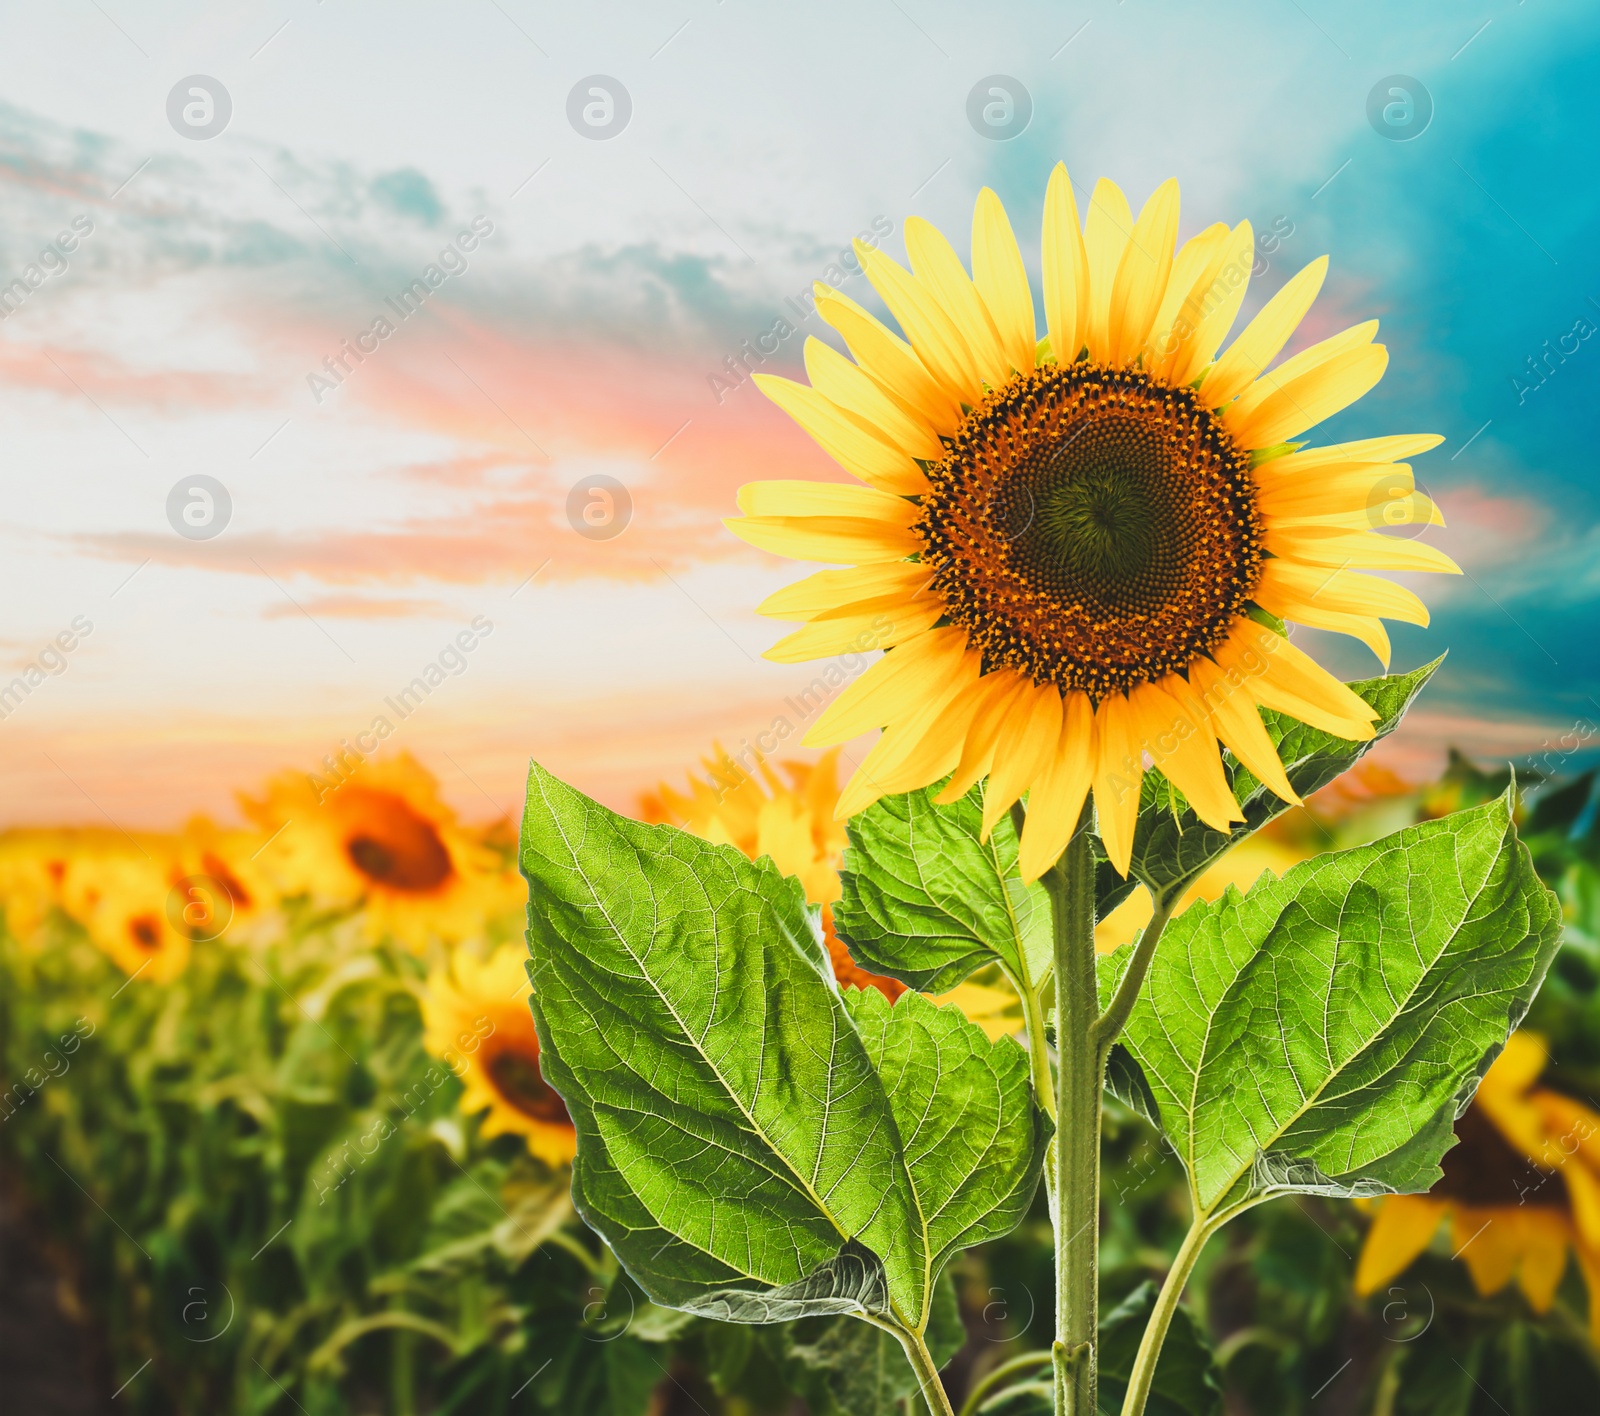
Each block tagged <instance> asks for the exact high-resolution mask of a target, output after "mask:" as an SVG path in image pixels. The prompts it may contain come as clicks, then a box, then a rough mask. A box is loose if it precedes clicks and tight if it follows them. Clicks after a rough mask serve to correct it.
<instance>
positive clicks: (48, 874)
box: [0, 830, 71, 944]
mask: <svg viewBox="0 0 1600 1416" xmlns="http://www.w3.org/2000/svg"><path fill="white" fill-rule="evenodd" d="M70 841H71V837H70V834H69V833H68V832H66V831H53V830H15V831H6V832H4V833H3V834H0V906H3V907H4V910H5V920H6V929H7V931H8V932H9V933H10V935H11V937H12V938H13V939H15V940H16V941H17V942H18V943H22V944H26V943H30V942H32V940H33V939H34V936H35V935H36V934H37V933H38V931H39V928H40V926H41V925H43V924H44V921H45V919H46V918H47V917H48V916H49V914H50V911H51V909H52V908H53V907H55V906H56V905H58V904H60V902H61V882H62V880H63V879H64V878H65V877H66V873H67V859H68V856H69V854H70V849H71V847H70Z"/></svg>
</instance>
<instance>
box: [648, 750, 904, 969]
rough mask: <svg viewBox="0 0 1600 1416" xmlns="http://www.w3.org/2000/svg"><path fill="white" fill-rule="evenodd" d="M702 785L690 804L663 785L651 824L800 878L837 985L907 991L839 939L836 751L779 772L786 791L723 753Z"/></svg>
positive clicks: (840, 830) (772, 775)
mask: <svg viewBox="0 0 1600 1416" xmlns="http://www.w3.org/2000/svg"><path fill="white" fill-rule="evenodd" d="M700 762H701V766H703V767H704V768H705V770H706V775H705V777H704V778H700V777H696V776H695V775H694V774H693V773H692V772H691V773H690V774H689V793H688V795H687V796H685V795H684V794H682V793H681V792H677V791H674V790H673V789H672V788H671V787H669V786H668V785H667V784H666V783H665V782H663V783H661V785H660V786H658V787H657V788H656V790H655V791H654V792H653V793H647V794H645V795H644V796H642V797H641V798H640V799H639V809H640V816H641V817H642V819H644V820H645V821H665V822H669V823H670V824H672V825H674V826H681V827H683V828H684V829H685V830H686V831H692V832H694V834H695V835H697V836H703V837H704V838H705V839H706V840H708V841H714V842H716V843H717V844H718V845H723V846H736V847H737V848H738V849H739V850H741V851H742V852H744V854H745V855H747V856H749V857H750V859H751V860H757V859H759V858H760V857H761V856H770V857H771V858H772V863H773V864H774V865H776V866H777V867H778V869H779V870H780V871H781V872H782V873H783V874H784V875H794V876H798V877H799V879H800V883H801V885H803V886H804V887H805V892H806V901H807V903H808V904H813V905H821V906H822V931H823V935H824V937H825V938H826V939H827V941H828V956H829V958H831V959H832V960H833V973H834V977H835V978H837V979H838V980H839V982H840V983H841V984H849V985H852V986H853V987H855V988H876V989H878V990H879V992H881V993H882V994H883V995H884V996H885V997H887V998H890V999H894V998H898V997H899V996H900V995H901V994H902V993H904V992H905V991H906V986H905V984H903V983H901V982H900V981H899V980H898V979H892V978H883V977H881V976H880V975H878V974H874V973H868V972H867V971H866V970H865V969H863V968H861V967H860V966H859V965H858V964H857V963H856V961H855V960H854V959H852V958H851V957H850V951H849V950H848V949H846V948H845V947H844V945H843V944H841V943H840V942H839V937H838V935H836V934H835V933H834V932H833V909H832V906H833V902H834V901H835V900H837V899H838V898H839V894H840V885H839V858H840V856H842V855H843V854H844V847H845V840H846V836H845V828H844V823H843V822H842V821H839V820H837V819H836V818H835V816H834V807H835V806H836V805H837V804H838V801H839V753H838V750H837V749H835V750H834V751H832V752H827V753H824V754H823V755H822V757H820V758H818V760H817V762H816V764H815V765H812V764H811V763H807V762H784V763H780V764H779V765H780V766H781V767H782V768H783V771H784V773H785V774H786V775H787V776H788V779H789V780H788V782H787V783H786V782H785V781H784V780H783V778H782V777H780V776H779V775H778V773H777V772H776V771H775V770H774V769H773V767H772V766H771V765H770V764H769V763H768V762H767V760H766V759H765V758H759V759H757V761H756V770H755V771H754V772H749V771H746V770H745V768H743V767H741V766H740V765H739V764H738V763H737V762H735V761H734V760H733V758H731V757H730V756H729V755H728V754H727V753H726V752H724V751H723V749H722V748H721V747H720V746H718V747H714V748H713V749H712V755H711V756H710V757H703V758H701V759H700Z"/></svg>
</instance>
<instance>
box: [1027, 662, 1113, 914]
mask: <svg viewBox="0 0 1600 1416" xmlns="http://www.w3.org/2000/svg"><path fill="white" fill-rule="evenodd" d="M1093 747H1094V709H1093V707H1092V706H1091V705H1090V703H1089V699H1088V696H1087V695H1085V694H1082V693H1076V692H1073V693H1068V694H1066V695H1065V696H1064V698H1063V702H1062V715H1061V736H1060V737H1059V738H1058V739H1057V741H1056V746H1055V754H1054V757H1053V758H1052V759H1051V762H1050V764H1049V766H1048V767H1047V768H1046V769H1045V772H1044V775H1043V776H1042V777H1041V778H1040V779H1039V781H1038V783H1037V784H1036V785H1035V786H1034V788H1033V790H1032V791H1030V792H1029V793H1028V815H1027V819H1026V821H1025V822H1024V823H1023V828H1022V842H1021V846H1020V847H1019V849H1018V852H1017V869H1018V871H1019V873H1020V874H1021V876H1022V879H1023V883H1024V884H1027V885H1031V884H1033V882H1034V881H1035V880H1037V879H1038V878H1039V877H1040V876H1041V875H1043V874H1044V873H1045V871H1047V870H1049V869H1050V867H1051V866H1052V865H1054V864H1055V863H1056V861H1057V860H1059V859H1060V858H1061V853H1062V851H1064V850H1066V848H1067V843H1068V842H1069V841H1071V839H1072V833H1073V831H1074V830H1075V829H1076V828H1077V825H1078V818H1079V816H1081V815H1082V813H1083V803H1084V800H1085V799H1086V798H1087V797H1088V795H1089V783H1090V778H1091V762H1092V759H1091V752H1092V750H1093Z"/></svg>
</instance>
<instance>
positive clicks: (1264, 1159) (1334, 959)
mask: <svg viewBox="0 0 1600 1416" xmlns="http://www.w3.org/2000/svg"><path fill="white" fill-rule="evenodd" d="M1559 932H1560V909H1559V905H1558V903H1557V901H1556V898H1555V896H1554V895H1552V894H1551V893H1550V891H1549V890H1547V889H1546V888H1545V887H1544V886H1543V885H1542V884H1540V882H1539V880H1538V877H1537V876H1536V875H1535V873H1534V870H1533V865H1532V862H1531V860H1530V859H1529V856H1528V853H1527V851H1526V849H1525V848H1524V847H1523V846H1522V845H1521V844H1520V843H1519V842H1518V840H1517V838H1516V832H1515V828H1514V827H1513V825H1512V820H1511V798H1510V794H1509V793H1508V794H1507V795H1506V796H1505V797H1502V798H1501V799H1500V800H1498V801H1495V802H1490V803H1488V804H1486V805H1484V806H1481V807H1477V808H1474V809H1473V810H1470V811H1464V812H1458V813H1456V814H1455V815H1454V816H1450V817H1446V818H1444V819H1442V820H1438V821H1427V822H1423V823H1422V824H1421V825H1418V826H1412V827H1408V828H1407V829H1406V830H1404V831H1401V832H1398V833H1397V834H1395V835H1393V836H1389V837H1386V838H1385V839H1383V840H1380V841H1376V842H1374V843H1373V844H1371V845H1368V846H1362V847H1359V848H1357V849H1355V850H1349V851H1342V852H1338V853H1334V854H1328V855H1324V856H1319V857H1318V858H1316V859H1315V860H1311V861H1307V862H1305V863H1304V864H1301V865H1297V866H1295V867H1294V868H1293V869H1292V870H1290V871H1288V872H1287V873H1286V874H1285V875H1284V876H1283V877H1282V879H1277V878H1274V877H1273V876H1271V875H1270V874H1268V875H1264V876H1263V877H1262V878H1261V879H1260V880H1259V881H1258V882H1257V883H1256V884H1255V885H1254V886H1253V887H1252V888H1251V890H1250V891H1249V893H1248V894H1245V895H1241V894H1240V893H1239V892H1238V891H1237V890H1236V889H1232V888H1230V889H1229V890H1228V891H1227V893H1226V894H1224V896H1223V897H1222V898H1221V899H1220V900H1218V901H1216V902H1215V903H1204V902H1200V903H1196V904H1194V905H1192V906H1191V907H1190V908H1189V909H1188V910H1186V911H1185V912H1184V913H1183V914H1182V915H1180V916H1178V918H1177V919H1175V920H1174V921H1173V922H1172V923H1171V924H1169V925H1168V926H1167V932H1166V935H1165V936H1164V937H1163V939H1162V942H1161V948H1160V950H1159V951H1157V954H1156V957H1155V960H1154V962H1153V964H1152V966H1151V969H1150V974H1149V977H1148V979H1147V980H1146V983H1145V987H1144V989H1143V990H1142V992H1141V993H1140V996H1139V1000H1138V1002H1137V1003H1136V1004H1135V1006H1134V1009H1133V1012H1132V1014H1131V1015H1130V1017H1129V1020H1128V1025H1127V1028H1126V1030H1125V1031H1124V1033H1123V1035H1122V1039H1121V1041H1122V1045H1123V1047H1124V1048H1125V1049H1126V1052H1127V1055H1128V1058H1129V1059H1130V1060H1131V1061H1132V1062H1134V1063H1137V1065H1138V1068H1139V1070H1140V1071H1141V1072H1142V1073H1143V1076H1144V1081H1145V1085H1146V1087H1147V1088H1148V1091H1149V1094H1150V1099H1151V1100H1153V1101H1154V1103H1155V1106H1156V1109H1157V1111H1158V1113H1159V1116H1160V1120H1161V1125H1162V1128H1163V1129H1164V1130H1165V1132H1166V1134H1167V1136H1168V1137H1169V1139H1170V1140H1171V1141H1172V1143H1173V1145H1174V1147H1175V1148H1176V1149H1177V1151H1178V1154H1179V1156H1180V1158H1181V1159H1182V1160H1183V1162H1184V1165H1185V1166H1186V1168H1187V1169H1188V1171H1189V1177H1190V1185H1191V1188H1192V1191H1193V1196H1192V1197H1193V1200H1194V1205H1195V1211H1196V1216H1197V1218H1202V1217H1205V1216H1207V1215H1211V1214H1215V1213H1220V1212H1221V1211H1223V1210H1226V1209H1232V1208H1233V1207H1235V1206H1237V1205H1239V1204H1241V1203H1245V1202H1248V1201H1251V1200H1254V1199H1257V1198H1260V1197H1262V1196H1264V1195H1268V1194H1272V1193H1279V1192H1284V1191H1291V1190H1298V1191H1307V1192H1316V1193H1321V1194H1329V1195H1346V1196H1347V1195H1363V1194H1365V1195H1371V1194H1380V1193H1384V1192H1388V1191H1413V1192H1414V1191H1422V1190H1426V1189H1428V1188H1429V1186H1430V1185H1431V1184H1432V1183H1433V1182H1434V1180H1436V1179H1437V1178H1438V1176H1439V1173H1440V1172H1439V1168H1438V1162H1439V1158H1440V1157H1441V1156H1442V1155H1443V1154H1444V1152H1445V1151H1446V1150H1447V1149H1448V1148H1449V1147H1450V1146H1451V1145H1452V1144H1453V1143H1454V1138H1453V1136H1452V1133H1451V1126H1452V1123H1453V1122H1454V1119H1455V1117H1456V1116H1457V1115H1458V1114H1459V1112H1460V1111H1461V1110H1462V1109H1463V1108H1464V1106H1465V1104H1466V1102H1467V1101H1468V1099H1470V1097H1471V1095H1472V1093H1473V1091H1474V1090H1475V1089H1476V1087H1477V1083H1478V1079H1479V1078H1481V1077H1482V1075H1483V1073H1484V1072H1485V1071H1486V1070H1487V1069H1488V1066H1489V1064H1490V1063H1491V1062H1492V1061H1493V1060H1494V1058H1495V1056H1496V1055H1498V1053H1499V1051H1500V1048H1501V1047H1502V1046H1503V1045H1504V1042H1505V1038H1506V1035H1507V1033H1508V1032H1509V1031H1510V1030H1511V1029H1512V1028H1513V1027H1515V1026H1516V1025H1517V1023H1518V1022H1520V1021H1521V1019H1522V1017H1523V1015H1524V1014H1525V1013H1526V1012H1527V1009H1528V1005H1529V1003H1530V1002H1531V1000H1532V998H1533V995H1534V993H1535V992H1536V991H1537V989H1538V987H1539V984H1540V982H1541V981H1542V979H1543V977H1544V974H1545V970H1546V969H1547V968H1548V967H1549V963H1550V960H1551V957H1552V956H1553V955H1554V953H1555V950H1556V946H1557V943H1558V938H1559ZM1127 954H1128V951H1127V950H1121V951H1119V952H1118V954H1116V955H1110V956H1107V958H1106V959H1105V960H1104V961H1103V964H1102V975H1101V989H1102V996H1103V997H1104V998H1105V999H1107V1000H1109V998H1110V996H1111V993H1112V991H1113V990H1114V989H1115V987H1116V984H1117V982H1118V980H1119V978H1120V976H1121V974H1122V971H1123V969H1124V968H1125V967H1126V964H1127V958H1126V955H1127Z"/></svg>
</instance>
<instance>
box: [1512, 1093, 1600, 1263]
mask: <svg viewBox="0 0 1600 1416" xmlns="http://www.w3.org/2000/svg"><path fill="white" fill-rule="evenodd" d="M1528 1099H1529V1101H1531V1102H1532V1103H1533V1105H1534V1106H1535V1107H1536V1108H1537V1109H1538V1112H1539V1116H1540V1119H1541V1120H1542V1121H1543V1122H1544V1129H1545V1133H1546V1134H1547V1135H1548V1136H1549V1137H1550V1138H1551V1144H1552V1145H1554V1146H1556V1147H1558V1148H1559V1151H1560V1154H1561V1155H1562V1156H1576V1157H1578V1160H1577V1161H1576V1162H1575V1168H1578V1169H1582V1168H1583V1167H1584V1166H1587V1167H1588V1168H1589V1172H1590V1173H1591V1174H1592V1175H1594V1176H1596V1177H1597V1178H1600V1112H1595V1111H1593V1110H1591V1109H1590V1108H1589V1107H1587V1106H1585V1105H1584V1104H1583V1103H1582V1102H1581V1101H1574V1100H1573V1099H1572V1098H1571V1097H1570V1096H1563V1095H1562V1094H1561V1093H1560V1092H1553V1091H1545V1090H1544V1089H1543V1088H1540V1089H1539V1090H1537V1091H1534V1092H1533V1093H1531V1094H1530V1096H1529V1098H1528ZM1595 1243H1596V1246H1597V1247H1600V1226H1597V1227H1596V1230H1595Z"/></svg>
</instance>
